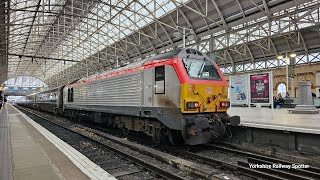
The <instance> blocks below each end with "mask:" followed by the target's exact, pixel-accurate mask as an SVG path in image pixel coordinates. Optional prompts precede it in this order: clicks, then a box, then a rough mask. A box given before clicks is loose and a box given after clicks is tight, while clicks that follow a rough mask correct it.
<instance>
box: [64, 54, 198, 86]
mask: <svg viewBox="0 0 320 180" xmlns="http://www.w3.org/2000/svg"><path fill="white" fill-rule="evenodd" d="M182 51H185V53H186V54H194V55H201V56H202V53H201V52H199V51H197V50H195V49H190V48H184V49H177V50H174V51H170V52H165V53H161V54H158V55H155V56H153V57H148V58H145V59H142V60H139V61H135V62H132V63H130V64H128V65H126V66H123V67H118V68H114V69H110V70H106V71H103V72H101V73H96V74H93V75H91V76H88V77H83V78H81V79H79V80H76V81H74V82H81V81H83V80H87V79H92V78H95V77H98V76H102V75H105V74H109V73H112V72H115V71H121V70H125V69H129V68H133V67H138V66H142V65H143V64H144V63H145V62H146V61H154V60H161V59H169V58H172V57H175V56H178V55H179V53H181V52H182ZM74 82H72V83H69V84H73V83H74Z"/></svg>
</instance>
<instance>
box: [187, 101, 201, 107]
mask: <svg viewBox="0 0 320 180" xmlns="http://www.w3.org/2000/svg"><path fill="white" fill-rule="evenodd" d="M186 105H187V109H197V108H198V107H199V103H198V102H187V104H186Z"/></svg>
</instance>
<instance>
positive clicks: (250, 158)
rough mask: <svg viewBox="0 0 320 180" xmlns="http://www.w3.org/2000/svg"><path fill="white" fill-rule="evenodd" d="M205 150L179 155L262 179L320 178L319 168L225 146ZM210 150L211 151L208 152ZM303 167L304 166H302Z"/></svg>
mask: <svg viewBox="0 0 320 180" xmlns="http://www.w3.org/2000/svg"><path fill="white" fill-rule="evenodd" d="M205 147H206V148H205V149H206V152H205V153H203V152H201V151H200V152H197V153H195V152H190V151H179V152H178V153H179V154H180V155H181V156H184V157H186V158H190V159H195V160H197V161H200V162H203V163H207V164H210V165H213V166H220V168H222V169H233V170H235V171H238V172H239V173H241V174H246V175H248V176H251V177H254V178H257V177H258V178H264V179H277V180H278V179H294V180H300V179H301V180H307V179H308V180H310V179H320V168H317V167H312V166H309V165H304V164H299V163H294V162H290V161H285V160H281V159H276V158H272V157H268V156H264V155H259V154H255V153H251V152H247V151H243V150H239V149H233V148H229V147H226V146H221V145H214V144H208V145H205ZM208 151H211V152H208ZM303 167H304V168H303Z"/></svg>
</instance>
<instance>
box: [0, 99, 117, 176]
mask: <svg viewBox="0 0 320 180" xmlns="http://www.w3.org/2000/svg"><path fill="white" fill-rule="evenodd" d="M0 135H1V136H0V157H1V162H0V179H1V180H7V179H8V180H11V179H14V180H43V179H46V180H60V179H68V180H69V179H75V180H85V179H115V178H114V177H112V176H111V175H110V174H109V173H107V172H106V171H104V170H103V169H101V168H100V167H99V166H98V165H96V164H94V163H93V162H92V161H90V160H89V159H88V158H86V157H85V156H84V155H82V154H81V153H80V152H78V151H76V150H75V149H74V148H72V147H71V146H70V145H68V144H67V143H65V142H63V141H62V140H60V139H59V138H57V137H56V136H55V135H53V134H52V133H51V132H49V131H48V130H46V129H44V128H43V127H42V126H40V125H39V124H37V123H36V122H34V121H33V120H32V119H30V118H29V117H27V116H26V115H25V114H23V113H22V112H20V111H19V110H17V109H16V108H14V107H13V106H11V105H10V104H6V106H5V107H4V108H3V109H2V110H1V111H0Z"/></svg>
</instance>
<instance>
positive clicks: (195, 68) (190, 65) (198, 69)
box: [182, 58, 221, 80]
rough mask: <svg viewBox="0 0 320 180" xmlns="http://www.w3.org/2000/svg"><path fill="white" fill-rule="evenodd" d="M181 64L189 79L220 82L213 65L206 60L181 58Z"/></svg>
mask: <svg viewBox="0 0 320 180" xmlns="http://www.w3.org/2000/svg"><path fill="white" fill-rule="evenodd" d="M182 62H183V64H184V67H185V69H186V71H187V73H188V75H189V77H190V78H196V79H208V80H221V78H220V75H219V73H218V71H217V69H216V68H215V66H214V65H213V63H212V62H210V61H208V60H206V59H193V58H183V60H182Z"/></svg>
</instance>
